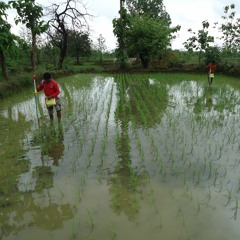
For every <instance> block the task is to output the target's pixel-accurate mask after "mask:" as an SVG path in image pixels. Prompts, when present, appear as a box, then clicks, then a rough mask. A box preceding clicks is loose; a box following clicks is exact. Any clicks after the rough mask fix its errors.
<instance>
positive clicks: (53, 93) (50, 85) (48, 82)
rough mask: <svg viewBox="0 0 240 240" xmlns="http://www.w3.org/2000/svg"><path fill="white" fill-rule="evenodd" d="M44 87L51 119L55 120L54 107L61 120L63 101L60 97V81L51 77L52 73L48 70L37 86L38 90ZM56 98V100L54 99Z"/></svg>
mask: <svg viewBox="0 0 240 240" xmlns="http://www.w3.org/2000/svg"><path fill="white" fill-rule="evenodd" d="M42 89H43V91H44V93H45V100H46V106H47V109H48V114H49V117H50V119H51V120H53V107H55V109H56V112H57V117H58V121H59V122H60V121H61V101H60V98H59V96H58V95H59V94H60V90H59V86H58V83H57V82H56V81H54V80H53V79H52V78H51V74H50V73H49V72H46V73H44V74H43V80H42V81H41V82H40V84H39V86H38V87H37V92H39V91H41V90H42ZM54 100H55V101H54Z"/></svg>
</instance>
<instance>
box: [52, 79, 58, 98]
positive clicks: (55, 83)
mask: <svg viewBox="0 0 240 240" xmlns="http://www.w3.org/2000/svg"><path fill="white" fill-rule="evenodd" d="M54 90H55V92H54V93H53V94H52V97H53V98H56V97H57V96H58V95H59V93H60V89H59V86H58V83H57V82H54Z"/></svg>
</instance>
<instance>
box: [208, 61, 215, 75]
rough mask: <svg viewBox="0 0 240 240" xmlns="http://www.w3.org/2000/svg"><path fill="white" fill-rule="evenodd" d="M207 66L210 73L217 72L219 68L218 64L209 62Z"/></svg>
mask: <svg viewBox="0 0 240 240" xmlns="http://www.w3.org/2000/svg"><path fill="white" fill-rule="evenodd" d="M207 67H208V72H209V73H215V71H216V69H217V66H216V64H212V63H209V64H208V66H207Z"/></svg>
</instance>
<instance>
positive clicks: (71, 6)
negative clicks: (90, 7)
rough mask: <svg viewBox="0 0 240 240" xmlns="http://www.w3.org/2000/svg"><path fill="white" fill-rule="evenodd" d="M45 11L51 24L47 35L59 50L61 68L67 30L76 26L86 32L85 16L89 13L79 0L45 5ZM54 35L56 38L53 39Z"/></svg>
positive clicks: (66, 40)
mask: <svg viewBox="0 0 240 240" xmlns="http://www.w3.org/2000/svg"><path fill="white" fill-rule="evenodd" d="M79 9H81V10H79ZM47 11H48V15H49V16H50V20H49V24H50V26H51V29H50V30H49V31H48V35H49V36H50V38H51V39H52V42H53V43H54V44H55V46H57V47H58V48H59V50H60V56H59V60H58V69H62V66H63V62H64V58H65V57H66V54H67V46H68V31H69V30H70V29H71V28H72V29H75V28H77V29H79V30H80V31H81V32H84V30H85V29H86V32H88V24H87V20H86V17H89V16H91V15H90V14H88V13H87V11H86V8H85V6H84V4H83V3H82V1H81V0H67V1H66V2H64V3H59V4H57V3H54V4H52V5H51V6H50V7H47ZM56 35H57V36H58V39H55V37H56Z"/></svg>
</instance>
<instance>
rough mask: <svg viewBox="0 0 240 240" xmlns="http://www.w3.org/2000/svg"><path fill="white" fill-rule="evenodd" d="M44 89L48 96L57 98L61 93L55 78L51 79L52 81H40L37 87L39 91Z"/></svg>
mask: <svg viewBox="0 0 240 240" xmlns="http://www.w3.org/2000/svg"><path fill="white" fill-rule="evenodd" d="M42 89H43V91H44V93H45V95H46V97H54V98H56V97H57V96H58V95H59V93H60V90H59V86H58V83H57V82H56V81H54V80H51V81H50V82H47V81H45V80H42V81H41V82H40V84H39V86H38V87H37V91H38V92H39V91H41V90H42Z"/></svg>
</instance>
